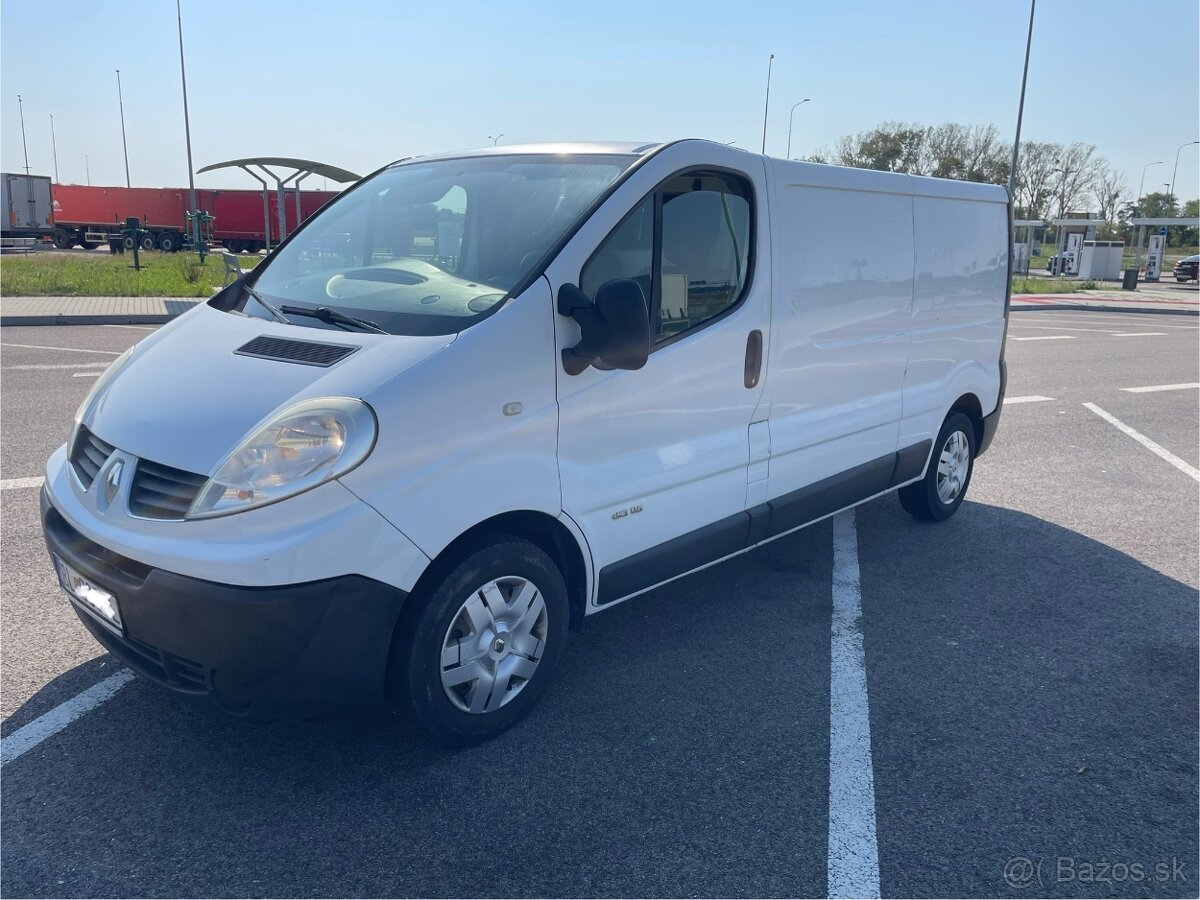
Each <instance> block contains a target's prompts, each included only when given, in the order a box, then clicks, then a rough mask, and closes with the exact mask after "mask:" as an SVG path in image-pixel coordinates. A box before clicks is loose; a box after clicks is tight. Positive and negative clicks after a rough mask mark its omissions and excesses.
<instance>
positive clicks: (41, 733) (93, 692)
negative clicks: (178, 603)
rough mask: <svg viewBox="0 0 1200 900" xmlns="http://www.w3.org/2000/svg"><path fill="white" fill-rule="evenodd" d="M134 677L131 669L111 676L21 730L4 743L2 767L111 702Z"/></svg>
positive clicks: (0, 757)
mask: <svg viewBox="0 0 1200 900" xmlns="http://www.w3.org/2000/svg"><path fill="white" fill-rule="evenodd" d="M133 677H134V676H133V673H132V672H130V671H129V670H128V669H122V670H121V671H120V672H117V673H116V674H115V675H109V676H108V677H107V678H105V679H104V680H103V681H101V682H98V683H96V684H94V685H92V686H91V687H90V688H88V689H87V690H86V691H83V692H82V693H80V694H76V695H75V696H74V697H72V698H71V699H70V700H67V701H66V702H65V703H60V704H59V705H58V706H56V707H54V709H52V710H50V712H48V713H45V714H44V715H41V716H38V717H37V718H36V719H34V720H33V721H32V722H30V723H29V724H28V725H23V726H22V727H20V728H18V729H17V730H16V731H14V732H13V733H12V734H10V735H9V736H8V737H6V738H4V740H3V741H0V766H7V765H8V764H9V763H10V762H12V761H13V760H14V759H16V758H17V757H18V756H20V755H21V754H23V753H25V752H26V751H29V750H32V749H33V748H34V747H36V746H37V745H38V744H40V743H41V742H42V741H44V740H46V738H48V737H53V736H54V735H56V734H58V733H59V732H60V731H62V730H63V729H64V728H66V727H67V726H68V725H70V724H71V723H72V722H74V721H75V720H76V719H78V718H79V717H80V716H82V715H84V714H85V713H88V712H90V711H91V710H93V709H95V708H96V707H97V706H99V705H100V704H101V703H103V702H104V701H105V700H109V699H111V698H112V697H113V695H115V694H116V693H117V691H119V690H121V688H123V687H125V685H127V684H128V683H129V682H131V681H133Z"/></svg>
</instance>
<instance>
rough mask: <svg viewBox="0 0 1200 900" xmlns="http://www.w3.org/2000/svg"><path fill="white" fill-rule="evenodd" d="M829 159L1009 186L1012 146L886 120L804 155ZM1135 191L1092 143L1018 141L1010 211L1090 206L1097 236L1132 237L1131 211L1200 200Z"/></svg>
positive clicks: (1183, 211) (1037, 215)
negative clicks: (1098, 222)
mask: <svg viewBox="0 0 1200 900" xmlns="http://www.w3.org/2000/svg"><path fill="white" fill-rule="evenodd" d="M808 160H809V161H811V162H820V163H833V164H835V165H839V166H855V167H857V168H863V169H878V170H880V171H884V172H905V173H908V174H910V175H930V176H933V177H935V178H957V179H961V180H964V181H981V182H986V183H989V184H1004V185H1007V184H1008V174H1009V166H1010V165H1011V161H1012V144H1009V143H1007V142H1006V141H1004V140H1002V139H1001V137H1000V133H999V132H998V131H997V130H996V127H995V126H994V125H964V124H961V123H958V122H946V123H944V124H942V125H918V124H909V123H905V122H884V123H883V124H881V125H878V126H876V127H875V128H872V129H870V130H869V131H863V132H859V133H858V134H849V135H844V136H842V137H840V138H838V140H837V142H836V143H835V144H834V146H833V147H831V148H824V149H822V150H819V151H818V152H816V153H814V154H813V155H812V156H810V157H808ZM1138 201H1139V198H1138V197H1135V196H1133V192H1132V191H1130V189H1129V182H1128V180H1127V178H1126V176H1125V173H1124V172H1122V171H1120V170H1119V169H1116V168H1114V167H1113V166H1112V165H1111V164H1110V163H1109V161H1108V160H1107V159H1105V158H1104V156H1102V155H1101V154H1100V153H1099V152H1098V150H1097V149H1096V146H1095V145H1094V144H1084V143H1074V144H1055V143H1048V142H1039V141H1022V142H1021V154H1020V157H1019V160H1018V163H1017V180H1016V191H1015V196H1014V197H1013V203H1014V216H1015V217H1016V218H1018V219H1043V220H1044V219H1049V218H1058V217H1064V216H1066V215H1068V214H1073V213H1082V212H1085V211H1091V212H1095V213H1099V215H1100V218H1101V220H1102V221H1103V225H1102V226H1101V227H1100V228H1099V231H1098V233H1099V236H1100V237H1101V238H1102V239H1112V238H1117V237H1124V238H1125V239H1126V241H1127V242H1129V241H1131V240H1133V239H1134V237H1135V236H1136V235H1135V234H1134V232H1135V230H1136V229H1135V228H1134V227H1133V226H1132V225H1130V224H1129V223H1130V221H1131V220H1132V219H1133V218H1135V216H1154V217H1158V216H1179V215H1184V216H1195V215H1197V214H1198V210H1200V202H1198V201H1196V200H1189V201H1188V202H1187V203H1184V204H1182V205H1180V204H1179V202H1178V198H1176V197H1174V196H1171V195H1170V194H1168V193H1167V192H1165V191H1162V192H1159V191H1155V192H1152V193H1149V194H1146V195H1144V196H1142V197H1141V198H1140V204H1139V202H1138ZM1196 240H1197V229H1195V228H1172V229H1171V230H1170V232H1169V233H1168V242H1169V243H1170V244H1171V245H1172V246H1192V245H1194V244H1195V243H1196Z"/></svg>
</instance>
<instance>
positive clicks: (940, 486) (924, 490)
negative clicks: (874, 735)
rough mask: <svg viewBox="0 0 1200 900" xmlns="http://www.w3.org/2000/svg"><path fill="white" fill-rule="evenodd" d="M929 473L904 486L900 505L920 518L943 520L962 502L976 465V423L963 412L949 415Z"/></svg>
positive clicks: (936, 444) (938, 441)
mask: <svg viewBox="0 0 1200 900" xmlns="http://www.w3.org/2000/svg"><path fill="white" fill-rule="evenodd" d="M933 446H934V451H933V457H932V458H931V459H930V460H929V465H928V467H927V468H926V470H925V477H924V478H922V479H921V480H920V481H916V482H913V483H912V484H910V485H908V486H907V487H902V488H900V492H899V493H900V505H901V506H903V507H904V509H905V511H906V512H907V513H908V514H909V515H911V516H914V517H916V518H918V519H925V520H926V521H930V522H941V521H943V520H945V519H948V518H950V517H951V516H952V515H954V513H955V512H957V511H958V508H959V506H961V505H962V502H963V497H965V496H966V493H967V486H968V485H969V484H970V483H971V473H972V471H973V470H974V467H975V426H974V425H973V424H972V423H971V420H970V419H968V418H967V417H966V416H965V415H963V414H962V413H954V414H953V415H951V416H949V417H948V418H947V419H946V421H945V423H944V424H943V425H942V430H941V431H940V432H939V433H938V437H937V441H936V442H935V443H934V445H933Z"/></svg>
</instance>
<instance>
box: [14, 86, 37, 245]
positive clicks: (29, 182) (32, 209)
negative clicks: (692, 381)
mask: <svg viewBox="0 0 1200 900" xmlns="http://www.w3.org/2000/svg"><path fill="white" fill-rule="evenodd" d="M17 109H18V110H19V111H20V113H21V149H22V150H24V151H25V196H26V197H27V198H28V203H29V224H30V225H33V224H34V223H35V222H37V204H36V201H35V200H34V199H33V179H31V178H30V177H29V147H28V146H27V145H26V143H25V103H24V101H23V100H22V99H21V95H20V94H17Z"/></svg>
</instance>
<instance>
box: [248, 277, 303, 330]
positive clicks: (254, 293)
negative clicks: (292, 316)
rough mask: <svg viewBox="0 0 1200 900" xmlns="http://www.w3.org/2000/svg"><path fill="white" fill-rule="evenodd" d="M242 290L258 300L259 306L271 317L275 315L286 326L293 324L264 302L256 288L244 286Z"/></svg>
mask: <svg viewBox="0 0 1200 900" xmlns="http://www.w3.org/2000/svg"><path fill="white" fill-rule="evenodd" d="M242 290H244V291H245V292H246V293H247V294H249V295H250V296H251V297H253V298H254V299H255V300H257V301H258V305H259V306H261V307H262V308H263V309H265V310H266V311H267V312H269V313H270V314H271V315H273V316H274V317H275V318H276V320H278V321H280V322H283V323H284V324H285V325H291V324H292V323H291V322H290V321H288V317H287V316H285V315H284V314H283V313H281V312H280V311H279V310H278V309H276V308H275V307H274V306H272V305H271V304H270V303H268V302H267V301H266V300H264V299H263V296H262V294H260V293H259V292H258V291H256V290H255V289H254V288H252V287H250V285H248V284H243V285H242Z"/></svg>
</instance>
